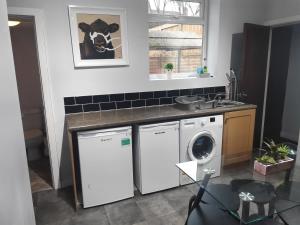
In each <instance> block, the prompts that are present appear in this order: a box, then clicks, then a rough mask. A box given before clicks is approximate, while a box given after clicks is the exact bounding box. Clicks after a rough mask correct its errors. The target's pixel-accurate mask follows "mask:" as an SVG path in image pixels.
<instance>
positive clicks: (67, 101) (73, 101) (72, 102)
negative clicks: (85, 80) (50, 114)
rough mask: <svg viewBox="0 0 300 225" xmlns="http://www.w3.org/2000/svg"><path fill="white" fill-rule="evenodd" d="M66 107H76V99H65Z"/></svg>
mask: <svg viewBox="0 0 300 225" xmlns="http://www.w3.org/2000/svg"><path fill="white" fill-rule="evenodd" d="M64 103H65V105H75V97H67V98H64Z"/></svg>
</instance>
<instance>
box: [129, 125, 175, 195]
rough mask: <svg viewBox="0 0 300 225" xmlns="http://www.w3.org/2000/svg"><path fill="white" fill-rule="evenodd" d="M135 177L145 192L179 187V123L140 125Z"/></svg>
mask: <svg viewBox="0 0 300 225" xmlns="http://www.w3.org/2000/svg"><path fill="white" fill-rule="evenodd" d="M135 137H136V139H135V146H134V172H135V174H134V178H135V184H136V186H137V188H138V189H139V190H140V192H141V193H142V194H147V193H151V192H156V191H160V190H165V189H168V188H172V187H177V186H179V170H178V168H177V167H176V163H178V162H179V122H178V121H176V122H169V123H160V124H151V125H145V126H137V134H136V135H135Z"/></svg>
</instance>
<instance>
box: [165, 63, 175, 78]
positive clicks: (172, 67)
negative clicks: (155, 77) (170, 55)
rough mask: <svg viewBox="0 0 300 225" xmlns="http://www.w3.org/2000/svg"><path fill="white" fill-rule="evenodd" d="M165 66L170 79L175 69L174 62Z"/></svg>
mask: <svg viewBox="0 0 300 225" xmlns="http://www.w3.org/2000/svg"><path fill="white" fill-rule="evenodd" d="M164 68H165V70H166V71H167V76H168V79H169V78H171V76H172V71H173V69H174V65H173V63H167V64H166V65H165V67H164Z"/></svg>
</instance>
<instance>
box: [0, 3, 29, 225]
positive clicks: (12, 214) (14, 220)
mask: <svg viewBox="0 0 300 225" xmlns="http://www.w3.org/2000/svg"><path fill="white" fill-rule="evenodd" d="M0 33H1V41H0V49H1V51H0V58H1V60H0V71H1V82H0V90H1V95H0V104H1V109H0V124H1V126H0V143H1V148H0V155H1V157H0V179H1V185H0V202H1V207H0V224H3V225H4V224H9V225H22V224H23V225H34V224H35V219H34V214H33V205H32V197H31V191H30V183H29V175H28V167H27V161H26V151H25V143H24V137H23V131H22V122H21V112H20V107H19V100H18V92H17V84H16V75H15V70H14V64H13V55H12V49H11V42H10V37H9V30H8V26H7V6H6V1H5V0H0Z"/></svg>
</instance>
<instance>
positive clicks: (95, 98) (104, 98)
mask: <svg viewBox="0 0 300 225" xmlns="http://www.w3.org/2000/svg"><path fill="white" fill-rule="evenodd" d="M100 102H109V95H95V96H93V103H100Z"/></svg>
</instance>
